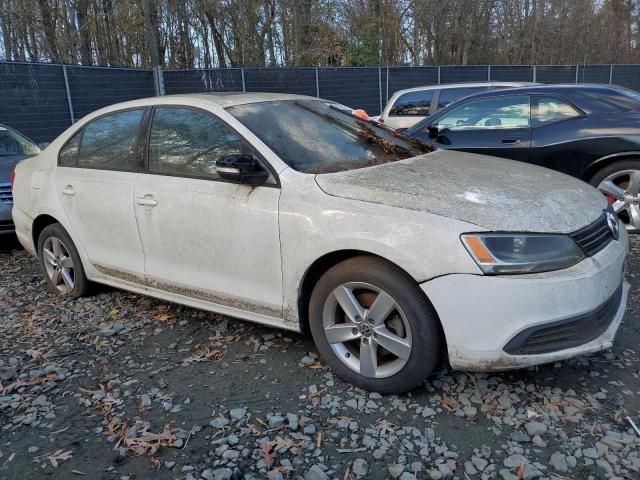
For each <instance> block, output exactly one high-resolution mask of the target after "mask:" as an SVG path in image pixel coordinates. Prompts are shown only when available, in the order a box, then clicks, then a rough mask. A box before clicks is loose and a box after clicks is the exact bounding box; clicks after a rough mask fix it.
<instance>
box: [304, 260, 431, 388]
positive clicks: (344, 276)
mask: <svg viewBox="0 0 640 480" xmlns="http://www.w3.org/2000/svg"><path fill="white" fill-rule="evenodd" d="M348 282H365V283H369V284H371V285H374V286H376V287H378V288H380V289H382V290H384V291H385V292H387V293H388V294H389V295H391V296H392V297H393V298H394V300H395V301H396V302H397V303H398V305H399V306H400V308H401V309H402V311H403V313H404V314H405V316H406V318H407V321H408V323H409V328H410V329H411V337H412V350H411V356H410V357H409V360H408V361H407V364H406V365H405V366H404V368H403V369H402V370H401V371H400V372H398V373H396V374H395V375H393V376H391V377H387V378H381V379H376V378H368V377H364V376H361V375H360V374H358V373H357V372H354V371H353V370H351V369H350V368H349V367H348V366H346V365H345V364H344V363H343V362H342V361H341V360H340V359H339V358H338V357H337V355H336V354H335V352H334V351H333V349H332V348H331V346H330V344H329V342H328V341H327V339H326V337H325V334H324V327H323V322H322V318H323V310H324V304H325V301H326V299H327V298H328V296H329V295H330V294H331V292H332V291H333V290H334V289H335V288H336V287H338V286H339V285H342V284H344V283H348ZM309 326H310V330H311V334H312V336H313V340H314V342H315V345H316V348H317V349H318V351H319V352H320V355H321V356H322V357H323V359H324V360H325V361H326V362H327V363H328V364H329V366H330V367H331V368H332V369H333V370H334V371H335V372H336V373H337V374H338V375H339V376H340V377H342V378H343V379H345V380H346V381H348V382H349V383H352V384H354V385H356V386H358V387H362V388H364V389H366V390H369V391H374V392H379V393H402V392H406V391H409V390H412V389H413V388H415V387H417V386H419V385H421V384H422V383H423V382H424V380H425V378H426V377H427V376H428V375H429V374H430V373H431V372H432V371H433V370H434V369H435V368H436V367H437V366H438V364H439V362H440V360H441V356H442V351H443V348H442V345H443V339H442V330H441V328H440V323H439V320H438V318H437V314H436V313H435V310H434V309H433V306H432V305H431V304H430V302H429V301H428V299H427V298H426V295H425V294H424V292H422V290H420V288H419V287H418V285H417V283H416V282H415V281H414V280H413V278H411V277H410V276H409V275H408V274H406V273H405V272H403V271H402V270H400V269H399V268H397V267H395V266H394V265H392V264H390V263H388V262H386V261H384V260H382V259H379V258H377V257H366V256H365V257H355V258H352V259H349V260H346V261H344V262H342V263H340V264H338V265H336V266H334V267H333V268H331V269H329V270H328V271H327V272H326V273H325V274H324V275H323V276H322V277H321V278H320V280H318V283H317V284H316V286H315V288H314V290H313V293H312V296H311V301H310V304H309Z"/></svg>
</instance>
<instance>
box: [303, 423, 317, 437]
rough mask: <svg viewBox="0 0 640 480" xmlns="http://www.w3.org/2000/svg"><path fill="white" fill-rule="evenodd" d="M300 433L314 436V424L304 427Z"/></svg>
mask: <svg viewBox="0 0 640 480" xmlns="http://www.w3.org/2000/svg"><path fill="white" fill-rule="evenodd" d="M302 432H303V433H304V434H305V435H315V433H316V426H315V425H314V424H311V425H305V426H304V429H303V430H302Z"/></svg>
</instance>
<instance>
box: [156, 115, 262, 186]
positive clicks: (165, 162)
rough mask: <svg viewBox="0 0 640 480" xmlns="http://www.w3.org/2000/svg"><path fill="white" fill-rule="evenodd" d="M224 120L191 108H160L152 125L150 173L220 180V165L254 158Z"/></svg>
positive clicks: (249, 148)
mask: <svg viewBox="0 0 640 480" xmlns="http://www.w3.org/2000/svg"><path fill="white" fill-rule="evenodd" d="M252 153H253V151H252V150H251V147H249V146H248V145H247V144H246V143H245V142H244V140H242V138H240V136H239V135H238V134H237V133H236V132H234V131H233V130H232V129H231V128H230V127H229V126H227V125H226V124H225V123H224V122H223V121H222V120H220V119H218V118H216V117H214V116H213V115H211V114H209V113H207V112H203V111H199V110H193V109H190V108H167V107H162V108H157V109H156V111H155V113H154V115H153V121H152V123H151V139H150V143H149V172H151V173H160V174H168V175H181V176H187V177H208V178H218V175H217V173H216V161H217V160H219V159H221V158H222V157H225V156H227V155H237V154H247V155H250V154H252Z"/></svg>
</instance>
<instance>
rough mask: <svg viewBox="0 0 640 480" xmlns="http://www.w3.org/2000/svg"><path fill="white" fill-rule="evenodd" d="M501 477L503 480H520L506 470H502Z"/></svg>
mask: <svg viewBox="0 0 640 480" xmlns="http://www.w3.org/2000/svg"><path fill="white" fill-rule="evenodd" d="M500 476H501V477H502V480H520V479H519V478H518V476H517V475H514V474H513V473H511V471H509V470H507V469H506V468H503V469H502V470H500Z"/></svg>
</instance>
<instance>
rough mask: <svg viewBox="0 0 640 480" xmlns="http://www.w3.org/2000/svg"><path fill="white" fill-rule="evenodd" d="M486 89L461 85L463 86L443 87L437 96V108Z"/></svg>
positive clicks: (439, 108)
mask: <svg viewBox="0 0 640 480" xmlns="http://www.w3.org/2000/svg"><path fill="white" fill-rule="evenodd" d="M486 90H487V87H463V88H443V89H442V90H440V96H439V97H438V110H441V109H443V108H444V107H446V106H447V105H449V104H450V103H453V102H455V101H456V100H460V99H461V98H463V97H467V96H469V95H473V94H474V93H480V92H484V91H486Z"/></svg>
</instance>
